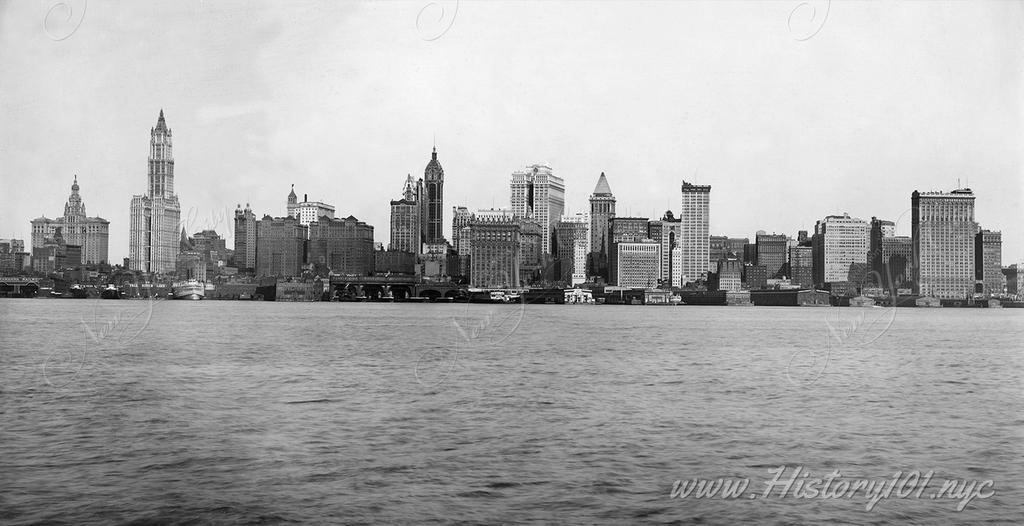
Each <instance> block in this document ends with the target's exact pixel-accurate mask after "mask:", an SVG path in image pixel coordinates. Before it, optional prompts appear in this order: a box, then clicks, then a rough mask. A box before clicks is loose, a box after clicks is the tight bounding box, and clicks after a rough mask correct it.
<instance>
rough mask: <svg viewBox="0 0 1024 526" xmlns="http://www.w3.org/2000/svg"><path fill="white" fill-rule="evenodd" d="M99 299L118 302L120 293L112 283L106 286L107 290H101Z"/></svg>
mask: <svg viewBox="0 0 1024 526" xmlns="http://www.w3.org/2000/svg"><path fill="white" fill-rule="evenodd" d="M100 298H103V299H105V300H119V299H121V291H119V290H117V287H116V286H114V284H113V283H111V284H109V285H107V288H105V289H103V292H101V293H100Z"/></svg>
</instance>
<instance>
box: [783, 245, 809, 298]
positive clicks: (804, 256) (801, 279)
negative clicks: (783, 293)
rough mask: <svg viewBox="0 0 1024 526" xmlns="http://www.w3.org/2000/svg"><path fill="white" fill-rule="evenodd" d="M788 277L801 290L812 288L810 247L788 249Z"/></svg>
mask: <svg viewBox="0 0 1024 526" xmlns="http://www.w3.org/2000/svg"><path fill="white" fill-rule="evenodd" d="M789 277H790V281H792V283H793V284H794V285H796V286H798V287H800V288H802V289H809V288H813V287H814V252H813V249H812V248H811V247H805V246H795V247H791V248H790V249H789Z"/></svg>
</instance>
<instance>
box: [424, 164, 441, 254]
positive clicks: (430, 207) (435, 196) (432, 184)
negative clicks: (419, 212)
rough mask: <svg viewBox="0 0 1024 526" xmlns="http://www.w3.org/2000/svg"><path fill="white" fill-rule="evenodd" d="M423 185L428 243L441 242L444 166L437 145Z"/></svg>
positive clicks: (426, 170) (425, 173)
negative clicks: (438, 159) (438, 157)
mask: <svg viewBox="0 0 1024 526" xmlns="http://www.w3.org/2000/svg"><path fill="white" fill-rule="evenodd" d="M423 186H424V190H425V192H426V194H427V195H426V199H425V200H424V202H423V205H425V206H426V211H425V214H424V215H425V224H424V230H425V237H426V242H427V243H439V242H441V241H443V240H444V168H441V163H439V162H437V147H436V146H435V147H434V151H433V153H432V154H431V156H430V162H429V163H427V168H426V169H425V170H423Z"/></svg>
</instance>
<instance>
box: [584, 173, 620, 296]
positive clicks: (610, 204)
mask: <svg viewBox="0 0 1024 526" xmlns="http://www.w3.org/2000/svg"><path fill="white" fill-rule="evenodd" d="M613 217H615V196H614V195H612V189H611V187H610V186H608V178H606V177H605V175H604V172H601V176H600V177H598V178H597V185H596V186H594V193H592V194H590V254H589V256H588V261H589V263H590V273H591V274H592V275H597V276H602V277H604V278H605V279H606V280H607V279H609V278H610V276H609V275H608V254H609V252H610V249H611V247H610V246H609V244H608V226H609V224H610V222H611V219H612V218H613Z"/></svg>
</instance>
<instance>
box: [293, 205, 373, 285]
mask: <svg viewBox="0 0 1024 526" xmlns="http://www.w3.org/2000/svg"><path fill="white" fill-rule="evenodd" d="M307 252H308V255H309V257H308V258H307V262H308V263H311V264H312V265H313V269H314V272H316V273H318V274H321V275H322V274H325V273H326V271H331V272H334V273H335V274H346V275H360V276H365V275H367V274H368V273H370V272H372V271H373V269H374V259H375V255H374V249H373V227H372V226H371V225H368V224H366V223H364V222H363V221H360V220H358V219H356V218H355V217H354V216H348V217H346V218H345V219H336V218H328V217H325V216H321V217H320V219H319V220H317V221H313V222H311V223H310V224H309V246H308V251H307Z"/></svg>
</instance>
